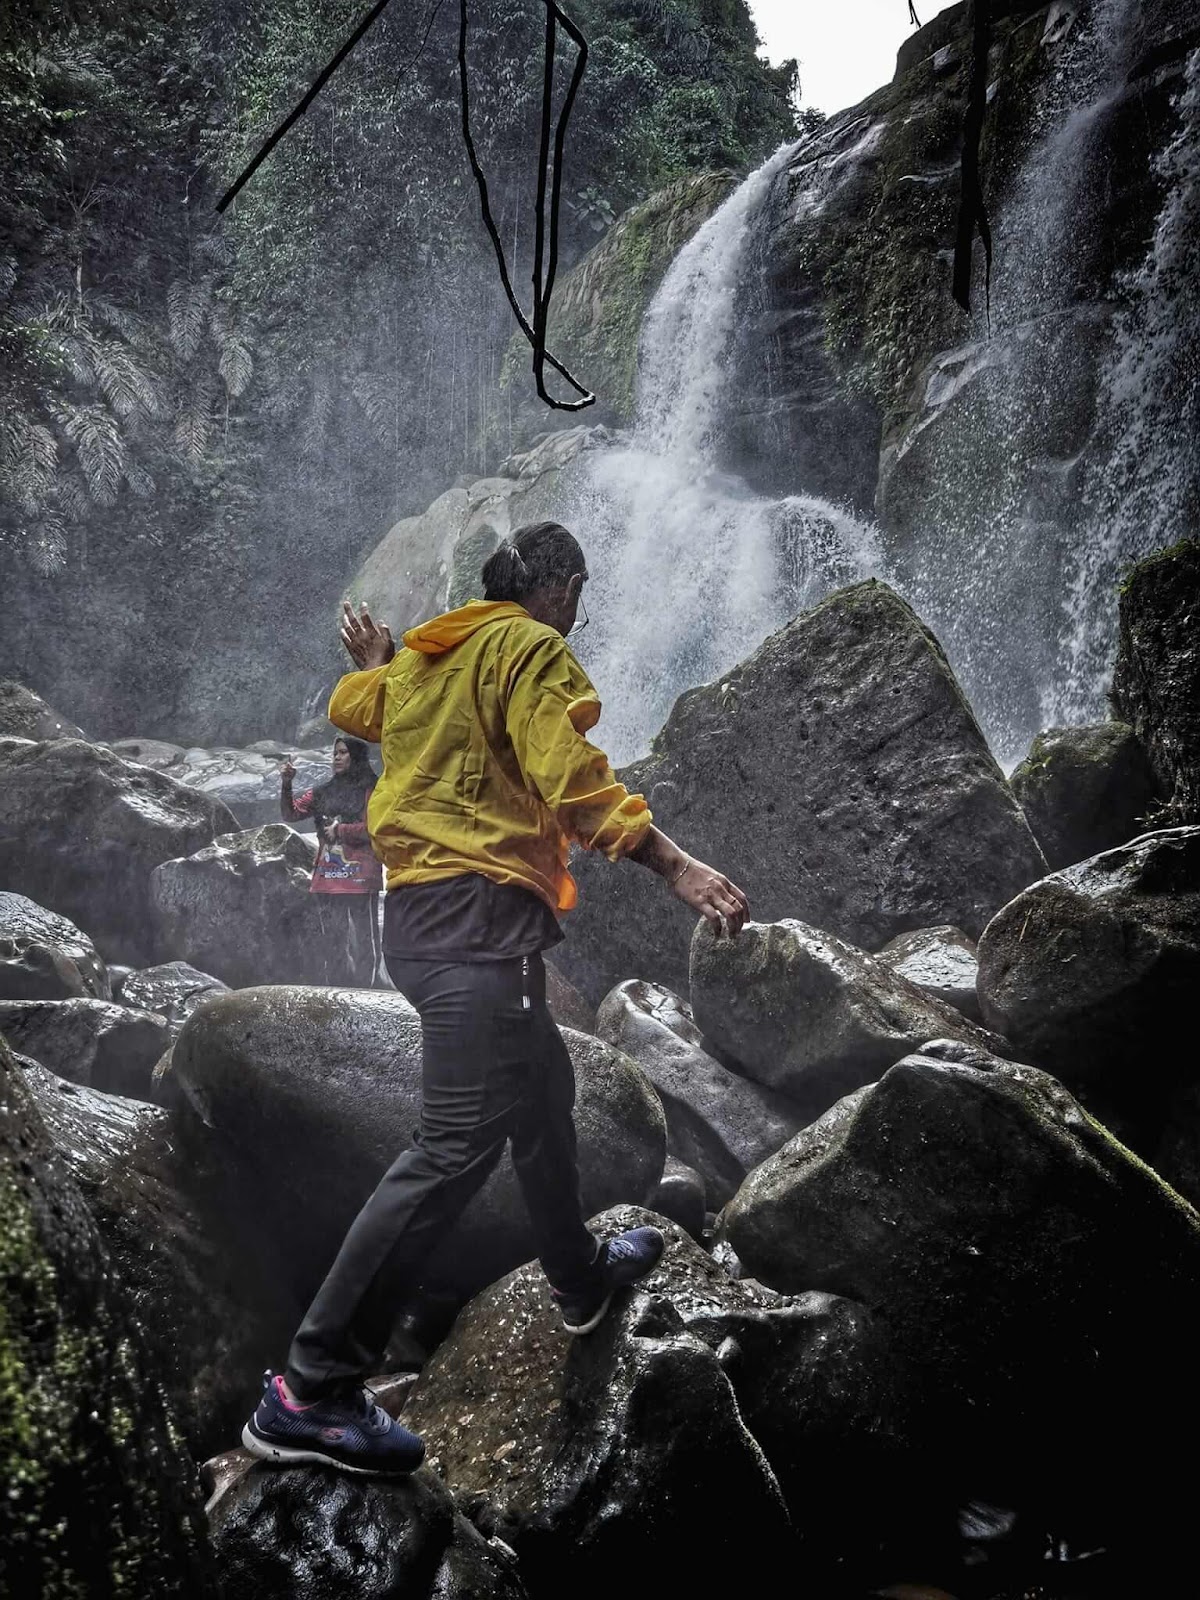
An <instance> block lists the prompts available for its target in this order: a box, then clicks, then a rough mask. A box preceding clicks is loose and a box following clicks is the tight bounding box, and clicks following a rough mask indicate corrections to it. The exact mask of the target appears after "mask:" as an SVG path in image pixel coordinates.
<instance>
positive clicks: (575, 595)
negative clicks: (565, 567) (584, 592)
mask: <svg viewBox="0 0 1200 1600" xmlns="http://www.w3.org/2000/svg"><path fill="white" fill-rule="evenodd" d="M582 588H583V573H582V572H573V573H572V574H571V576H570V577H569V578H568V579H567V599H568V600H578V599H579V591H580V590H581V589H582Z"/></svg>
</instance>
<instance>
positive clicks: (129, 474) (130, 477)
mask: <svg viewBox="0 0 1200 1600" xmlns="http://www.w3.org/2000/svg"><path fill="white" fill-rule="evenodd" d="M125 482H126V483H127V484H128V485H129V487H130V488H131V489H132V490H133V492H134V494H136V495H137V497H138V499H139V500H148V499H149V498H150V496H151V495H152V494H153V493H154V489H155V483H154V479H153V478H152V477H151V476H150V474H149V473H148V472H147V471H146V469H145V467H143V466H142V464H141V462H140V461H134V460H133V459H132V458H130V460H128V461H127V462H126V463H125Z"/></svg>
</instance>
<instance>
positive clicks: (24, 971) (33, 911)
mask: <svg viewBox="0 0 1200 1600" xmlns="http://www.w3.org/2000/svg"><path fill="white" fill-rule="evenodd" d="M110 995H111V987H110V981H109V974H108V970H107V968H106V967H105V964H104V962H103V961H102V960H101V958H100V955H99V953H98V952H97V950H96V947H95V945H94V944H93V943H92V941H91V940H90V939H89V938H88V936H87V934H86V933H84V932H83V930H82V929H80V928H77V927H76V926H75V924H74V923H73V922H72V921H71V920H70V918H69V917H61V916H59V915H58V913H57V912H55V911H47V910H46V908H45V906H39V905H38V904H37V902H36V901H34V900H30V899H29V898H28V897H27V896H26V895H23V894H10V893H8V892H7V891H5V890H0V1000H68V999H71V998H73V997H79V996H86V997H88V998H90V999H92V1000H107V999H109V998H110Z"/></svg>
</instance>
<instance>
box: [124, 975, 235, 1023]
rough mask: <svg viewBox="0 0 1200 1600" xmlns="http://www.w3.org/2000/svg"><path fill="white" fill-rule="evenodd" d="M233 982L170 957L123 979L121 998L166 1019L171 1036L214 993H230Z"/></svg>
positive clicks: (125, 1002) (140, 1009)
mask: <svg viewBox="0 0 1200 1600" xmlns="http://www.w3.org/2000/svg"><path fill="white" fill-rule="evenodd" d="M228 990H229V985H228V984H226V983H222V982H221V980H220V978H214V977H213V976H212V974H211V973H209V972H200V971H199V970H198V969H197V968H196V967H193V966H189V965H188V963H187V962H186V961H166V962H164V963H163V964H162V965H161V966H157V967H142V968H140V969H138V970H136V971H134V972H130V973H128V974H127V975H126V976H125V977H124V978H123V979H122V980H121V987H120V991H119V993H118V995H117V998H118V999H119V1000H120V1002H121V1004H122V1005H123V1006H136V1007H137V1009H138V1010H139V1011H153V1012H154V1013H155V1015H156V1016H160V1017H162V1018H163V1020H164V1021H165V1022H166V1024H167V1027H168V1029H169V1030H170V1035H171V1038H172V1039H174V1038H176V1037H177V1036H178V1034H179V1030H180V1029H181V1028H182V1027H183V1025H184V1023H185V1022H186V1021H187V1019H188V1018H189V1017H190V1016H191V1014H192V1012H193V1011H195V1009H196V1007H197V1006H198V1005H201V1004H202V1003H203V1002H204V1001H205V1000H207V999H208V998H209V996H210V995H214V994H227V993H228Z"/></svg>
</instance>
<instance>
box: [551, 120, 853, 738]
mask: <svg viewBox="0 0 1200 1600" xmlns="http://www.w3.org/2000/svg"><path fill="white" fill-rule="evenodd" d="M792 149H793V147H791V146H785V147H783V148H781V149H780V150H778V151H777V152H776V154H775V155H774V156H772V157H771V159H770V160H769V161H768V162H766V163H765V164H764V165H763V166H762V167H760V168H759V169H758V171H757V172H754V173H752V174H751V176H750V177H749V178H747V179H746V181H745V182H744V183H743V184H742V185H741V186H740V187H739V188H738V189H737V190H735V192H734V193H733V194H732V195H731V196H730V197H729V199H728V200H726V202H725V203H724V205H723V206H721V208H720V209H719V210H718V211H717V212H715V213H714V215H713V216H712V217H710V218H709V220H708V221H707V222H706V223H705V224H704V226H703V227H702V228H701V229H700V230H699V231H698V232H697V234H696V235H695V237H694V238H693V239H692V240H691V241H690V242H689V243H688V244H687V245H686V246H685V247H684V249H683V250H682V251H681V252H680V254H679V256H678V257H677V258H676V260H675V262H674V263H673V265H672V266H671V268H670V270H669V271H668V273H667V275H666V277H665V279H664V280H663V283H662V285H661V286H660V288H659V290H658V293H657V294H656V295H655V297H654V300H653V303H652V304H651V306H650V309H649V312H648V313H647V316H646V320H645V323H644V325H643V329H642V337H641V344H640V354H639V382H638V400H637V415H636V423H635V427H634V432H633V436H632V439H631V440H630V441H629V442H628V443H627V444H624V445H620V446H618V447H616V448H614V449H610V450H604V451H594V452H590V453H589V454H588V455H586V456H585V457H584V458H583V461H584V463H585V466H584V472H583V475H582V481H579V482H577V483H576V485H575V487H574V490H573V495H572V504H571V505H570V506H569V507H564V509H563V515H564V518H565V520H566V521H567V522H568V523H569V525H571V526H572V527H574V528H576V529H577V531H578V532H579V534H580V537H581V538H582V540H583V543H584V547H585V549H586V550H587V552H588V555H589V559H590V565H591V571H592V573H593V575H594V576H593V578H592V582H591V583H590V584H589V587H588V596H587V599H588V604H589V609H590V610H591V612H592V613H593V615H594V616H595V618H596V621H595V623H594V625H593V626H592V627H591V628H590V629H589V631H588V632H586V633H583V634H582V635H580V636H579V638H578V645H579V652H580V656H581V658H582V659H583V660H584V661H585V662H586V664H587V666H588V668H589V670H590V671H591V672H592V674H593V676H594V677H595V679H596V681H597V683H598V684H599V686H600V689H601V693H602V695H603V698H604V705H605V711H604V723H603V728H602V733H603V738H604V743H605V748H606V749H607V750H608V751H609V753H610V755H611V756H612V757H613V759H614V760H615V761H617V762H626V761H629V760H632V759H633V758H634V757H636V756H638V755H641V754H642V753H644V751H645V750H646V748H647V747H648V745H649V742H650V739H651V738H652V737H653V735H654V733H655V732H656V731H657V730H658V728H659V727H660V726H661V725H662V723H663V722H664V720H665V719H666V716H667V713H668V712H669V711H670V708H671V706H672V704H673V703H674V701H675V699H676V697H677V696H678V695H679V694H680V693H681V692H682V691H683V690H684V689H687V688H691V687H693V686H694V685H696V684H699V683H706V682H710V681H712V680H713V679H714V678H717V677H719V676H720V674H721V673H722V672H724V671H727V670H728V669H729V668H730V667H731V666H733V665H734V664H735V663H736V662H738V661H739V660H741V659H742V658H744V657H745V656H747V655H749V654H750V653H751V652H752V651H753V650H754V649H755V648H756V647H757V646H758V645H759V644H760V643H761V642H762V640H763V639H764V638H766V636H767V635H768V634H769V633H771V632H773V631H774V630H775V629H776V628H779V627H781V626H782V625H783V624H784V623H785V622H787V621H789V620H790V619H791V618H792V617H793V616H795V614H796V613H797V612H798V611H800V610H803V609H804V608H805V607H806V606H809V605H812V604H813V603H815V601H817V600H818V599H820V598H821V596H822V595H824V594H825V593H827V592H828V591H829V590H831V589H833V588H836V587H838V586H839V585H841V584H844V583H849V582H852V581H854V579H856V578H858V577H862V576H865V575H866V574H867V573H868V572H870V571H875V570H877V569H878V566H879V555H878V550H877V548H876V544H875V539H874V533H873V530H872V529H870V528H869V527H867V526H865V525H864V524H862V523H860V522H859V521H857V520H856V519H855V518H854V517H852V516H850V515H849V514H848V513H846V512H844V511H842V510H840V509H839V508H838V507H836V506H833V505H830V504H829V503H828V502H826V501H823V500H819V499H815V498H811V497H808V496H803V495H792V496H789V497H788V498H786V499H783V500H769V499H765V498H763V497H762V496H759V495H755V494H753V493H752V492H751V491H750V489H749V488H748V487H747V486H746V485H745V484H744V483H743V482H742V481H741V480H740V479H738V478H736V477H735V476H733V475H732V474H730V473H726V472H722V471H720V470H719V469H718V468H717V466H716V464H715V463H716V461H717V454H718V446H719V443H720V432H721V428H722V423H723V407H722V397H723V394H724V392H725V389H726V386H727V384H728V372H729V368H730V354H731V345H732V341H733V337H734V333H735V330H736V312H737V301H738V289H739V283H740V280H741V277H742V273H743V268H744V261H745V255H746V247H747V244H748V242H749V240H750V238H751V236H752V233H753V229H754V225H755V222H756V220H757V218H758V216H759V214H760V212H761V211H762V208H763V206H764V203H765V201H766V198H767V195H768V193H769V192H770V189H771V185H772V184H773V182H774V180H775V178H776V176H777V174H778V173H779V172H780V171H781V170H782V168H783V167H784V166H785V165H786V163H787V161H788V159H789V157H790V156H791V154H792ZM572 642H573V643H575V642H576V641H575V640H573V641H572Z"/></svg>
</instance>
